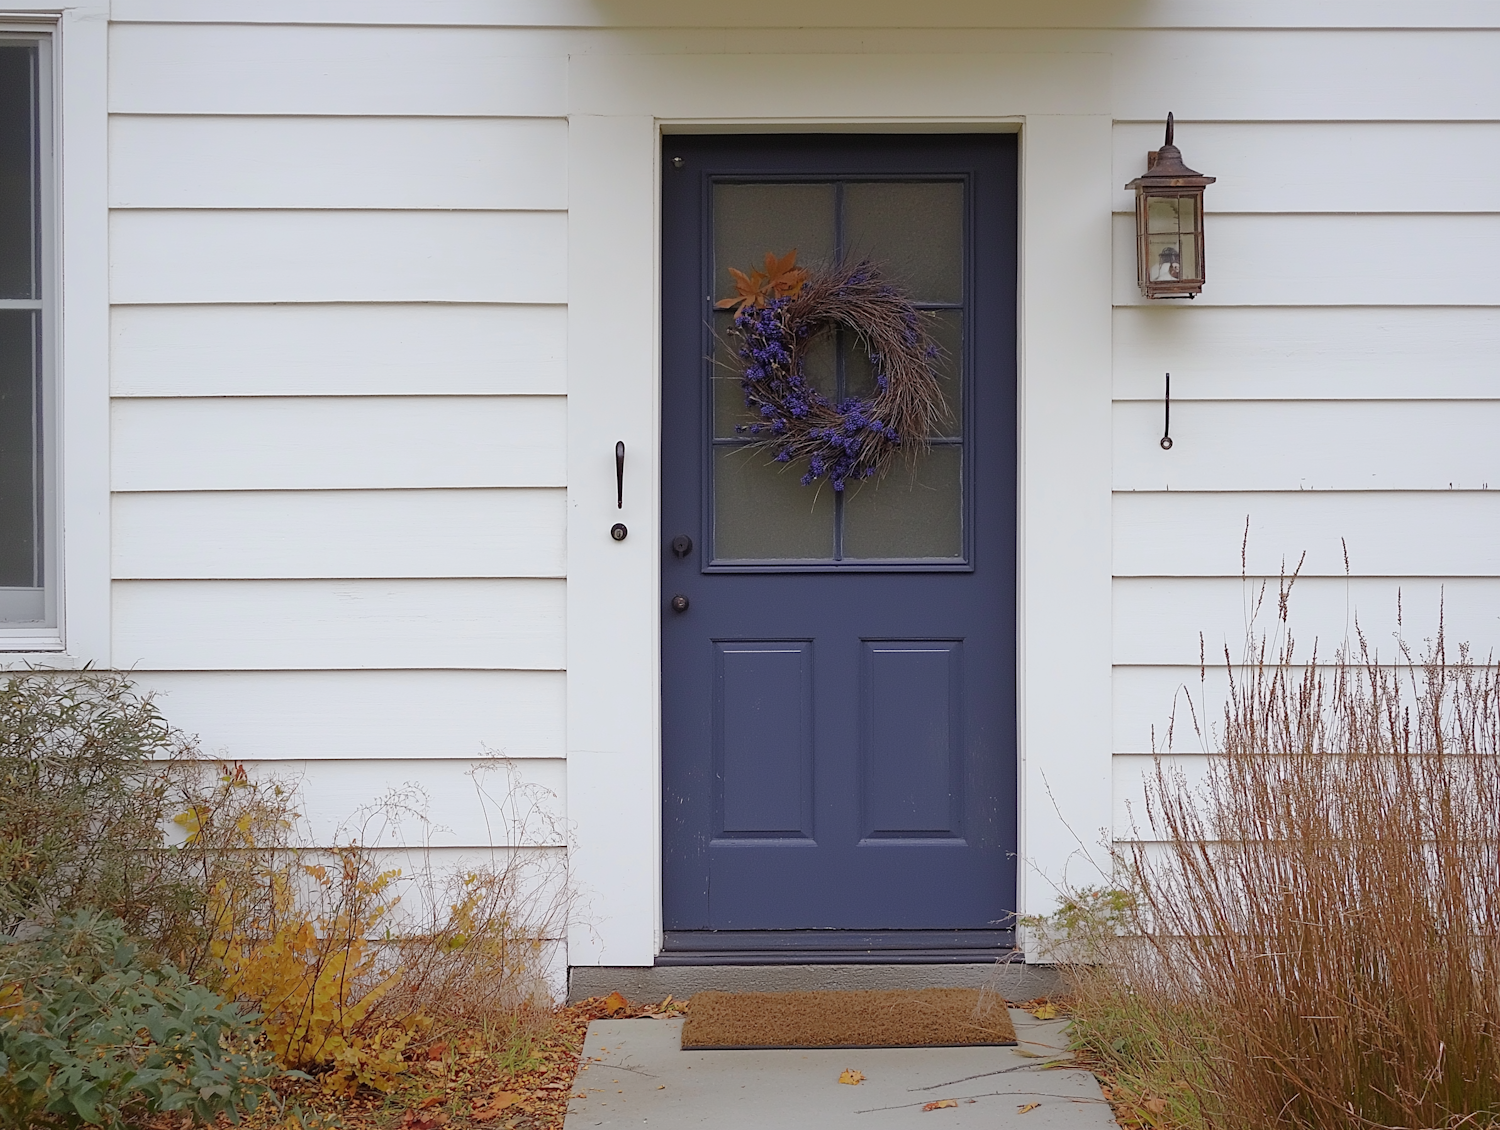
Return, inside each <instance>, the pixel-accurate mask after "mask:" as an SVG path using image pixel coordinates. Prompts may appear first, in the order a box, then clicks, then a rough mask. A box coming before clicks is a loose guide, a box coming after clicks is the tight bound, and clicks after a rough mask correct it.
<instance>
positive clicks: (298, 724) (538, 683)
mask: <svg viewBox="0 0 1500 1130" xmlns="http://www.w3.org/2000/svg"><path fill="white" fill-rule="evenodd" d="M566 678H567V677H566V675H564V674H563V673H562V672H560V671H451V670H450V671H151V672H138V673H137V674H136V679H137V681H138V683H139V684H140V685H141V686H142V687H143V688H145V689H147V690H151V691H154V692H156V694H157V704H158V706H159V707H160V708H161V711H162V713H163V715H164V716H165V717H166V718H167V720H168V721H169V722H171V723H172V725H174V726H177V727H178V728H180V729H182V730H185V731H187V732H188V733H190V734H196V735H197V737H198V741H199V744H200V746H201V748H202V749H203V752H204V753H205V754H208V755H209V756H212V757H224V758H232V759H238V760H242V761H281V760H293V761H297V760H347V759H373V758H380V759H386V758H396V759H407V760H422V759H428V758H433V759H442V758H473V757H480V756H486V755H497V756H501V757H508V758H513V759H521V758H557V757H562V756H564V753H565V751H566V749H567V733H566V721H567V720H566V695H567V683H566Z"/></svg>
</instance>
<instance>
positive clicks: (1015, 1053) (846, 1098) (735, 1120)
mask: <svg viewBox="0 0 1500 1130" xmlns="http://www.w3.org/2000/svg"><path fill="white" fill-rule="evenodd" d="M1010 1015H1011V1019H1012V1020H1014V1021H1015V1025H1016V1034H1017V1036H1018V1038H1019V1039H1020V1045H1019V1046H1018V1047H1013V1048H867V1049H857V1050H852V1051H825V1050H821V1049H820V1050H815V1051H790V1050H788V1051H683V1050H682V1046H681V1044H682V1025H683V1021H681V1020H596V1021H594V1022H593V1023H592V1024H590V1025H589V1031H588V1037H587V1040H586V1041H585V1043H584V1051H583V1063H582V1066H581V1068H580V1070H579V1072H578V1079H577V1081H576V1082H575V1083H574V1086H573V1095H574V1097H573V1099H572V1100H571V1102H570V1103H569V1106H568V1117H567V1122H566V1123H565V1130H593V1128H594V1127H615V1128H622V1127H627V1126H628V1127H649V1128H650V1130H679V1128H687V1127H705V1126H711V1127H714V1128H715V1130H781V1128H783V1127H784V1128H787V1130H795V1128H799V1127H808V1128H810V1130H850V1128H861V1130H863V1128H868V1130H893V1128H897V1127H901V1128H907V1127H910V1128H911V1130H969V1128H971V1127H984V1128H985V1130H1009V1128H1011V1127H1014V1128H1016V1130H1103V1128H1106V1127H1114V1126H1115V1121H1114V1119H1113V1117H1112V1116H1111V1114H1110V1109H1109V1104H1108V1103H1107V1102H1105V1100H1104V1096H1103V1095H1102V1094H1101V1093H1100V1091H1099V1084H1098V1082H1097V1081H1096V1080H1095V1079H1094V1077H1093V1075H1091V1074H1090V1073H1089V1072H1087V1071H1082V1070H1079V1069H1077V1068H1066V1067H1058V1066H1054V1065H1057V1064H1065V1063H1067V1061H1068V1060H1069V1059H1070V1058H1071V1056H1070V1054H1069V1053H1068V1052H1067V1050H1066V1041H1065V1039H1064V1035H1063V1033H1064V1029H1065V1028H1066V1023H1065V1022H1064V1021H1060V1020H1054V1021H1045V1022H1044V1021H1039V1020H1037V1019H1036V1018H1035V1017H1033V1016H1031V1014H1029V1013H1026V1012H1022V1011H1021V1010H1019V1009H1011V1010H1010ZM846 1068H852V1069H854V1070H856V1071H861V1072H863V1073H864V1075H865V1081H864V1082H863V1083H860V1084H859V1085H858V1086H849V1085H847V1084H842V1083H840V1082H839V1081H838V1078H839V1074H840V1073H841V1072H842V1071H844V1070H845V1069H846ZM941 1099H953V1100H956V1101H957V1103H958V1105H957V1106H956V1107H945V1108H941V1109H937V1110H931V1111H924V1110H923V1109H922V1107H923V1105H924V1104H926V1103H930V1102H936V1101H938V1100H941ZM1030 1103H1036V1104H1038V1105H1037V1106H1036V1107H1034V1108H1032V1109H1030V1110H1027V1111H1025V1112H1024V1113H1022V1112H1021V1108H1023V1107H1025V1106H1027V1105H1028V1104H1030Z"/></svg>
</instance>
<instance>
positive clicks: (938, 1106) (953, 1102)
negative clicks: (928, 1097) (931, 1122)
mask: <svg viewBox="0 0 1500 1130" xmlns="http://www.w3.org/2000/svg"><path fill="white" fill-rule="evenodd" d="M957 1105H958V1100H957V1099H938V1101H937V1102H935V1103H928V1104H927V1105H926V1106H924V1107H923V1108H922V1109H923V1110H943V1109H944V1108H946V1107H950V1106H957Z"/></svg>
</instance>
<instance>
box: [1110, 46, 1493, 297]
mask: <svg viewBox="0 0 1500 1130" xmlns="http://www.w3.org/2000/svg"><path fill="white" fill-rule="evenodd" d="M1497 46H1500V45H1497ZM1497 70H1500V68H1497ZM1203 233H1204V235H1203V238H1204V245H1205V249H1204V257H1205V259H1206V261H1207V264H1208V277H1207V280H1206V282H1205V284H1204V287H1203V293H1202V294H1200V295H1199V296H1198V297H1197V299H1195V300H1194V304H1195V305H1200V306H1371V305H1373V306H1432V305H1438V306H1494V305H1497V304H1500V272H1496V271H1495V270H1494V263H1495V262H1496V260H1497V258H1500V214H1485V215H1451V214H1440V215H1409V214H1408V215H1394V214H1392V215H1381V216H1372V215H1347V216H1336V215H1317V214H1314V215H1307V214H1301V213H1299V214H1294V215H1285V214H1274V213H1273V214H1267V215H1246V214H1231V215H1222V214H1220V215H1216V214H1213V213H1210V214H1209V215H1207V216H1206V217H1205V218H1204V221H1203ZM1114 239H1115V260H1114V263H1115V278H1114V301H1115V304H1116V305H1119V306H1135V305H1147V304H1148V300H1147V299H1145V298H1143V297H1142V296H1141V292H1140V287H1139V285H1138V284H1137V283H1136V268H1135V217H1134V216H1133V215H1131V216H1122V215H1116V216H1115V218H1114ZM1150 304H1152V305H1155V303H1150Z"/></svg>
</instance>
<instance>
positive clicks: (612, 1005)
mask: <svg viewBox="0 0 1500 1130" xmlns="http://www.w3.org/2000/svg"><path fill="white" fill-rule="evenodd" d="M629 1009H630V1002H629V1001H628V1000H626V999H625V998H624V997H623V996H621V995H620V993H619V992H618V991H616V992H613V993H610V994H609V996H607V997H605V998H604V1010H605V1011H606V1012H608V1013H609V1014H610V1015H611V1016H619V1015H620V1013H622V1012H627V1011H629Z"/></svg>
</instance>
